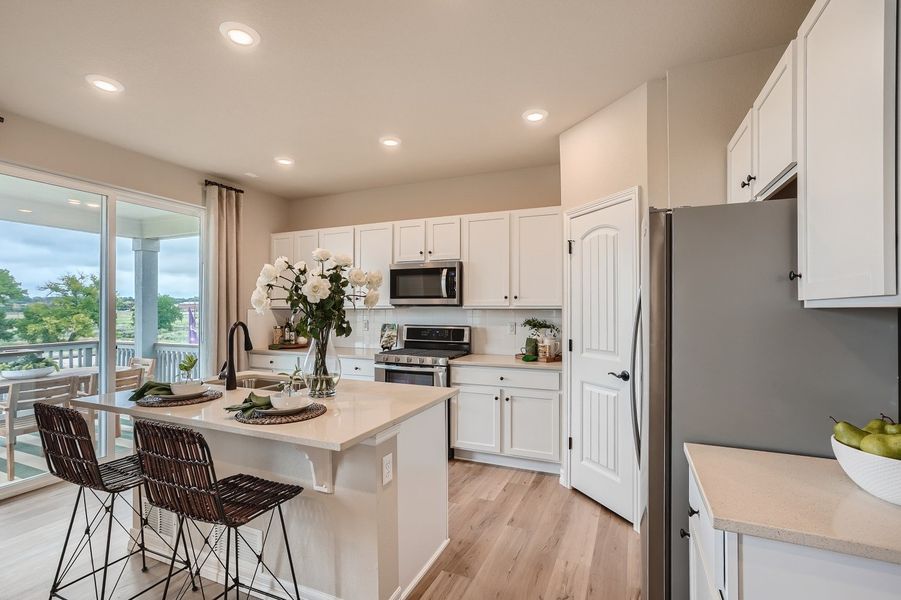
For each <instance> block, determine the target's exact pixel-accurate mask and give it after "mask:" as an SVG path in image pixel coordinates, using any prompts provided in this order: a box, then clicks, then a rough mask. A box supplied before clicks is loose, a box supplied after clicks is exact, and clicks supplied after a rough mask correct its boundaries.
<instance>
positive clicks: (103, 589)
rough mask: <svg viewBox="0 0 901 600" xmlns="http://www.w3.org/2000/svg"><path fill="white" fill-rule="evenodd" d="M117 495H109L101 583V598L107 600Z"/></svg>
mask: <svg viewBox="0 0 901 600" xmlns="http://www.w3.org/2000/svg"><path fill="white" fill-rule="evenodd" d="M116 496H117V494H110V495H109V509H108V510H109V524H108V525H107V527H106V550H105V551H104V554H103V583H101V584H100V600H105V598H106V574H107V572H108V571H109V547H110V542H112V538H113V509H114V508H115V503H116ZM88 543H90V541H89V542H88Z"/></svg>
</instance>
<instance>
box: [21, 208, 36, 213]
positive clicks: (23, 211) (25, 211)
mask: <svg viewBox="0 0 901 600" xmlns="http://www.w3.org/2000/svg"><path fill="white" fill-rule="evenodd" d="M19 212H20V213H25V214H28V213H31V212H33V211H32V210H31V209H30V208H20V209H19Z"/></svg>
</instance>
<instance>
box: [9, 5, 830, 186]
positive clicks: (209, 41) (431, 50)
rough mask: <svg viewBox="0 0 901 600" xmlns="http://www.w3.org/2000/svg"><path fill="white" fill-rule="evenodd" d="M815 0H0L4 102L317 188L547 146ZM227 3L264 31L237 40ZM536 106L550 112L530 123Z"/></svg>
mask: <svg viewBox="0 0 901 600" xmlns="http://www.w3.org/2000/svg"><path fill="white" fill-rule="evenodd" d="M811 4H812V0H395V1H390V2H389V1H387V0H302V1H301V0H265V1H262V0H221V1H213V0H203V1H201V0H153V1H147V0H119V1H113V0H78V1H77V2H72V1H71V0H40V1H33V0H32V1H28V0H0V15H2V18H0V108H3V109H6V110H10V111H13V112H16V113H19V114H22V115H25V116H28V117H31V118H34V119H37V120H40V121H45V122H48V123H51V124H54V125H57V126H60V127H64V128H66V129H71V130H74V131H77V132H80V133H83V134H86V135H89V136H92V137H96V138H100V139H102V140H105V141H108V142H111V143H114V144H117V145H120V146H124V147H127V148H130V149H133V150H136V151H139V152H144V153H146V154H150V155H152V156H156V157H159V158H162V159H166V160H169V161H172V162H175V163H178V164H182V165H184V166H187V167H191V168H194V169H197V170H200V171H204V172H208V173H214V174H217V175H219V176H222V177H228V178H229V179H233V180H236V181H244V182H248V183H249V182H250V181H253V184H254V185H255V186H257V187H260V188H263V189H266V190H268V191H271V192H274V193H278V194H281V195H283V196H286V197H302V196H311V195H318V194H323V193H333V192H339V191H347V190H353V189H361V188H366V187H375V186H383V185H391V184H395V183H406V182H412V181H421V180H426V179H432V178H438V177H450V176H457V175H463V174H470V173H479V172H487V171H494V170H502V169H510V168H518V167H527V166H535V165H544V164H552V163H555V162H556V161H557V160H558V156H557V136H558V135H559V133H560V132H561V131H563V130H565V129H567V128H568V127H570V126H572V125H573V124H574V123H577V122H578V121H580V120H582V119H583V118H585V117H586V116H588V115H589V114H591V113H592V112H594V111H595V110H597V109H598V108H601V107H603V106H605V105H606V104H608V103H609V102H611V101H612V100H614V99H616V98H618V97H619V96H621V95H623V94H624V93H625V92H627V91H629V90H630V89H632V88H634V87H636V86H638V85H640V84H641V83H642V82H644V81H646V80H648V79H652V78H656V77H661V76H663V75H664V73H665V70H666V69H667V68H668V67H672V66H676V65H681V64H686V63H690V62H696V61H701V60H707V59H712V58H719V57H724V56H730V55H733V54H738V53H741V52H746V51H750V50H755V49H759V48H764V47H768V46H774V45H777V44H782V43H786V42H787V41H788V40H789V39H791V38H792V37H794V34H795V30H796V28H797V26H798V24H799V23H800V21H801V19H802V18H803V16H804V14H805V13H806V11H807V9H808V8H809V7H810V5H811ZM224 21H239V22H242V23H246V24H248V25H250V26H251V27H253V28H255V29H256V30H257V31H258V32H259V33H260V35H261V36H262V42H261V44H260V45H259V46H257V47H255V48H252V49H250V50H247V49H240V48H238V47H235V46H234V45H232V44H230V43H229V42H227V41H226V40H225V39H224V38H223V37H222V36H221V34H220V33H219V24H220V23H222V22H224ZM88 73H99V74H102V75H107V76H109V77H113V78H115V79H117V80H119V81H120V82H122V83H123V84H124V85H125V91H124V93H122V94H121V95H118V96H109V95H105V94H103V93H101V92H98V91H97V90H94V89H91V88H89V87H88V85H87V84H86V83H85V81H84V76H85V75H86V74H88ZM532 107H540V108H544V109H546V110H547V111H549V112H550V117H549V118H548V120H547V122H546V123H544V124H543V125H541V126H539V127H534V126H533V127H529V126H526V125H525V124H524V122H523V121H522V118H521V116H520V115H521V113H522V112H523V111H524V110H526V109H527V108H532ZM0 135H2V129H0ZM384 135H396V136H398V137H400V138H401V139H402V140H403V144H402V147H401V148H400V149H399V150H398V151H394V152H392V151H386V150H385V149H383V148H381V147H380V146H379V144H378V139H379V137H380V136H384ZM279 155H289V156H292V157H294V158H295V159H296V164H295V166H293V167H291V168H284V167H279V166H277V165H275V164H274V163H273V160H272V159H273V157H274V156H279ZM248 171H250V172H253V173H257V174H258V175H259V176H260V178H259V179H256V180H250V179H248V178H247V177H245V176H244V175H243V173H245V172H248Z"/></svg>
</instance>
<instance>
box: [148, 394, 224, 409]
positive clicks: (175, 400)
mask: <svg viewBox="0 0 901 600" xmlns="http://www.w3.org/2000/svg"><path fill="white" fill-rule="evenodd" d="M221 397H222V392H220V391H219V390H211V389H206V390H204V391H202V392H200V393H199V394H172V395H169V396H144V397H143V398H141V399H139V400H137V401H136V402H135V404H137V405H138V406H143V407H144V408H165V407H170V406H190V405H191V404H201V403H203V402H210V401H211V400H218V399H219V398H221Z"/></svg>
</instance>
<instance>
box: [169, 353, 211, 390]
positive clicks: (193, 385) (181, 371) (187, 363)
mask: <svg viewBox="0 0 901 600" xmlns="http://www.w3.org/2000/svg"><path fill="white" fill-rule="evenodd" d="M196 366H197V355H196V354H186V355H185V357H184V358H183V359H181V362H180V363H178V381H173V382H172V383H171V384H170V386H169V387H171V388H172V393H173V394H176V395H178V394H198V393H200V392H202V391H203V382H202V381H201V380H199V379H193V378H192V377H191V374H192V373H193V372H194V367H196Z"/></svg>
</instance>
